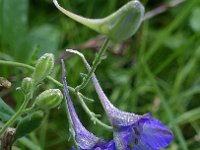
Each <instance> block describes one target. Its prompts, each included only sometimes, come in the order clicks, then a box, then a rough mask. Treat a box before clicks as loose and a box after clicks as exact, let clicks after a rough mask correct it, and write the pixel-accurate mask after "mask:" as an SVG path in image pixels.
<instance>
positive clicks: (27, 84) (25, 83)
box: [21, 77, 33, 93]
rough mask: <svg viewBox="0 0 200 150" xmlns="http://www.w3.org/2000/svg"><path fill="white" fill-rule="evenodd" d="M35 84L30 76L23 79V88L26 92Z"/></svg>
mask: <svg viewBox="0 0 200 150" xmlns="http://www.w3.org/2000/svg"><path fill="white" fill-rule="evenodd" d="M32 86H33V80H32V78H30V77H26V78H24V79H23V80H22V85H21V89H22V90H23V92H24V93H28V92H29V91H30V90H31V88H32Z"/></svg>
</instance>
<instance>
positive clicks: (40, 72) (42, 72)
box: [33, 53, 54, 84]
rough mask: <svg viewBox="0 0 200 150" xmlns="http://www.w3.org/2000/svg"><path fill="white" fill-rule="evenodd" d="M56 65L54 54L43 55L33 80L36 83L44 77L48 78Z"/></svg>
mask: <svg viewBox="0 0 200 150" xmlns="http://www.w3.org/2000/svg"><path fill="white" fill-rule="evenodd" d="M53 67H54V55H53V54H50V53H46V54H44V55H43V56H41V57H40V58H39V59H38V60H37V63H36V66H35V70H34V72H33V80H34V83H35V84H38V83H39V82H41V81H42V80H44V78H46V77H47V76H48V75H49V74H50V73H51V72H52V70H53Z"/></svg>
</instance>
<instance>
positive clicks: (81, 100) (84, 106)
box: [77, 95, 113, 131]
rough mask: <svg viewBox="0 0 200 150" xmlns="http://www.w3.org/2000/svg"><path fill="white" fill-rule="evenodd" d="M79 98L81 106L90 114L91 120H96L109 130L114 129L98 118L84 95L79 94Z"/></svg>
mask: <svg viewBox="0 0 200 150" xmlns="http://www.w3.org/2000/svg"><path fill="white" fill-rule="evenodd" d="M77 96H78V98H79V102H80V103H81V106H82V107H83V109H84V110H85V112H86V113H87V114H88V115H89V116H90V118H91V120H92V121H94V122H95V123H97V124H99V125H100V126H102V127H103V128H104V129H106V130H108V131H113V128H112V127H111V126H109V125H107V124H105V123H103V122H102V121H101V120H99V119H98V118H97V114H95V113H93V112H92V111H91V110H90V109H89V108H88V107H87V105H86V104H85V102H84V100H83V98H82V97H80V96H79V95H77Z"/></svg>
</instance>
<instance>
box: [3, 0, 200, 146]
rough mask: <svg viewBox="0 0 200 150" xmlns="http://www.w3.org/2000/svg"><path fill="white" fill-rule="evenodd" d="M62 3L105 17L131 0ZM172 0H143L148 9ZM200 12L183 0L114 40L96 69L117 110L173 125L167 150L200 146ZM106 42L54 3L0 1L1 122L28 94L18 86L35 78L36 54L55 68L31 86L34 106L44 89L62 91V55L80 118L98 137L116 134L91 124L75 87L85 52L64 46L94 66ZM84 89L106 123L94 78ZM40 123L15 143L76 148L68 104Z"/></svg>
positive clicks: (192, 0)
mask: <svg viewBox="0 0 200 150" xmlns="http://www.w3.org/2000/svg"><path fill="white" fill-rule="evenodd" d="M172 1H176V0H172ZM59 2H60V4H61V5H62V6H63V7H64V8H66V9H68V10H70V11H72V12H74V13H76V14H80V15H81V16H85V17H88V18H103V17H105V16H107V15H109V14H111V13H112V12H114V11H116V10H117V9H118V8H120V7H121V6H122V5H124V4H125V3H127V2H128V0H120V1H119V0H76V1H70V0H60V1H59ZM169 2H170V1H169V0H155V1H150V0H149V1H148V0H141V3H143V4H144V6H145V10H146V12H149V11H151V10H153V9H154V8H156V7H158V6H160V5H162V6H165V5H164V4H166V3H169ZM199 16H200V1H199V0H185V1H184V2H183V3H181V4H179V5H177V6H176V7H173V8H168V9H167V11H166V12H164V13H162V14H159V15H156V16H154V17H152V18H150V19H146V20H145V21H144V22H143V23H142V25H141V27H140V28H139V30H138V31H137V32H136V34H135V35H134V36H132V37H131V38H130V39H128V40H126V41H124V42H123V43H118V44H116V43H111V44H110V47H109V48H108V50H107V51H106V52H105V54H106V59H105V60H103V61H102V62H101V64H99V66H98V67H97V69H96V71H95V73H96V76H97V78H98V79H99V82H100V84H101V86H102V87H103V89H104V91H105V93H106V94H107V96H108V97H109V98H110V99H111V100H112V103H113V104H114V105H115V106H116V107H118V108H120V109H122V110H126V111H130V112H135V113H137V114H144V113H147V112H149V113H151V114H152V116H153V117H155V118H158V119H159V120H161V121H162V122H163V123H164V124H166V125H167V126H168V127H170V128H171V129H172V131H173V133H174V136H175V138H174V140H173V142H172V143H171V144H170V146H169V147H168V148H167V150H182V149H183V150H200V148H199V147H200V102H199V101H200V19H199ZM103 41H104V40H103V38H102V36H99V34H98V33H96V32H94V31H93V30H91V29H89V28H87V27H85V26H83V25H81V24H79V23H76V22H75V21H73V20H72V19H70V18H68V17H67V16H65V15H64V14H62V13H61V12H60V11H59V10H58V9H57V8H56V7H55V6H54V4H53V2H52V1H51V0H43V1H37V0H17V1H13V0H0V77H4V78H5V79H7V80H8V81H9V82H11V83H12V86H11V87H10V88H8V87H4V86H3V85H1V82H0V127H2V126H3V125H4V124H5V123H6V122H7V121H8V120H9V119H10V118H11V116H13V114H15V112H16V111H17V110H19V109H20V108H21V105H22V104H24V103H23V102H24V99H26V98H27V97H26V98H24V95H23V93H22V92H20V90H16V88H18V87H20V86H21V83H22V81H23V79H24V78H26V77H32V74H33V72H34V67H33V66H35V64H36V61H37V59H38V58H40V57H41V56H42V55H43V54H45V53H53V54H54V57H55V64H54V65H55V67H54V69H53V70H52V73H51V74H50V76H51V77H50V76H48V77H47V78H46V79H44V80H43V77H42V79H41V80H42V82H41V83H37V85H36V86H35V87H34V88H36V87H37V89H36V90H34V92H33V89H32V88H31V92H30V93H29V94H28V98H27V99H30V103H33V102H34V99H35V98H36V97H37V96H38V95H39V94H40V93H42V92H43V91H45V90H48V89H60V90H62V85H61V84H60V82H61V64H60V58H64V60H65V65H66V70H67V81H68V85H69V86H70V92H71V93H70V95H71V96H72V100H73V103H74V105H75V108H76V111H77V113H78V115H79V118H80V119H81V122H82V123H83V124H84V126H85V127H86V128H87V129H89V130H90V131H92V132H93V133H95V134H96V135H98V136H100V137H101V136H103V137H106V138H108V139H109V138H112V133H111V132H109V131H107V130H105V129H104V128H102V126H100V125H99V124H98V123H97V124H93V122H92V121H91V120H90V116H88V114H87V113H86V112H85V111H84V109H83V107H82V106H81V104H80V102H79V101H81V103H83V101H82V99H80V98H77V96H76V94H75V89H74V88H75V87H76V86H78V85H80V84H81V82H82V77H84V76H85V74H87V70H86V69H85V67H84V64H83V62H82V60H81V59H80V57H78V56H76V55H72V54H69V53H66V52H65V49H67V48H73V49H77V50H79V51H80V52H81V53H83V54H84V56H85V58H86V59H87V60H88V61H89V62H90V64H92V62H93V60H94V58H95V54H96V52H97V50H98V49H99V48H100V47H101V45H102V44H103ZM13 62H18V63H13ZM39 71H41V70H39ZM48 74H49V73H48ZM45 77H46V74H45ZM2 80H3V78H2ZM0 81H1V80H0ZM58 81H59V82H58ZM72 87H73V88H72ZM80 93H81V94H80V95H81V98H83V100H84V102H85V103H86V104H87V107H88V108H89V109H90V110H91V111H92V112H94V113H95V114H100V115H101V117H100V118H98V119H99V120H101V121H102V122H104V123H106V124H108V125H109V123H108V120H107V118H106V116H105V114H104V111H103V109H102V106H101V104H100V102H99V99H98V97H97V95H96V93H95V90H94V87H93V86H92V84H91V83H90V82H89V84H87V85H86V86H85V87H84V88H83V89H80ZM83 95H84V96H83ZM89 98H91V99H92V100H93V102H92V100H91V99H89ZM3 101H4V102H3ZM27 103H28V102H27ZM6 104H7V105H6ZM26 105H28V104H26ZM29 105H30V104H29ZM29 105H28V106H29ZM82 105H84V104H82ZM9 106H10V107H11V108H12V109H11V108H10V107H9ZM22 106H23V105H22ZM30 112H31V110H28V109H27V110H26V109H25V110H24V111H23V112H21V113H20V114H22V116H23V115H25V114H26V113H30ZM20 120H22V119H21V118H20V117H18V119H16V122H15V123H13V126H12V127H16V125H17V123H18V122H20ZM40 123H41V125H40V127H39V128H37V129H36V130H35V131H34V132H31V133H30V134H28V135H26V136H25V137H23V138H21V139H19V140H17V141H16V142H15V143H14V148H16V147H18V148H20V149H21V150H27V149H33V150H41V149H47V150H55V149H58V150H63V149H67V150H68V149H70V148H71V146H72V145H74V144H73V140H70V141H69V140H68V139H69V137H70V132H69V130H68V128H69V125H68V120H67V117H66V114H65V107H64V106H63V105H60V106H58V108H54V109H50V110H47V111H45V113H44V117H43V121H42V122H40ZM34 129H35V128H34ZM27 132H28V131H27ZM16 149H17V148H16Z"/></svg>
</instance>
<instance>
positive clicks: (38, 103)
mask: <svg viewBox="0 0 200 150" xmlns="http://www.w3.org/2000/svg"><path fill="white" fill-rule="evenodd" d="M62 99H63V94H62V93H61V91H60V90H59V89H49V90H46V91H44V92H42V93H41V94H40V95H39V96H38V97H36V99H35V102H34V107H37V108H40V109H43V110H49V109H52V108H55V107H57V106H58V105H59V104H60V103H61V101H62Z"/></svg>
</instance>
